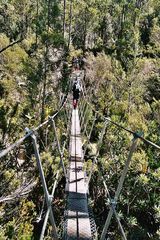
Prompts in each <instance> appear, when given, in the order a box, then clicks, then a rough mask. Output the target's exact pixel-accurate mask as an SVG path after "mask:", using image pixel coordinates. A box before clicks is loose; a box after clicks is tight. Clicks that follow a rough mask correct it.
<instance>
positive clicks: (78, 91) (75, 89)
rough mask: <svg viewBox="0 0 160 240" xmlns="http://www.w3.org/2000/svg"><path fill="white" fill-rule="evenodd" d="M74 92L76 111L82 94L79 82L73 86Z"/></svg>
mask: <svg viewBox="0 0 160 240" xmlns="http://www.w3.org/2000/svg"><path fill="white" fill-rule="evenodd" d="M72 91H73V107H74V109H76V107H77V104H78V99H79V94H80V85H79V83H78V82H77V81H76V82H75V83H74V84H73V88H72Z"/></svg>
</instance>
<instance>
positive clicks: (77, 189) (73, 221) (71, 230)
mask: <svg viewBox="0 0 160 240" xmlns="http://www.w3.org/2000/svg"><path fill="white" fill-rule="evenodd" d="M66 193H67V209H66V231H65V237H64V239H65V240H76V239H77V240H91V239H92V237H91V226H90V220H89V214H88V202H87V193H86V186H85V173H84V171H83V152H82V140H81V134H80V123H79V115H78V109H76V110H73V112H72V124H71V137H70V163H69V168H68V183H67V184H66Z"/></svg>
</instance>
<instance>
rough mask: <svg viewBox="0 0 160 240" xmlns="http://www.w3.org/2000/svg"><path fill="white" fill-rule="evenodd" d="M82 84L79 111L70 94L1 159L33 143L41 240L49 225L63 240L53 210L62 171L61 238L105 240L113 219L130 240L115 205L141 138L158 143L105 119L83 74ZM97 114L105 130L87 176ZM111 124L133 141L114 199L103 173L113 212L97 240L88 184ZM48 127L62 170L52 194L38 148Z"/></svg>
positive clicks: (53, 233) (2, 155) (151, 143)
mask: <svg viewBox="0 0 160 240" xmlns="http://www.w3.org/2000/svg"><path fill="white" fill-rule="evenodd" d="M77 74H78V76H79V75H80V72H78V73H74V74H72V76H71V83H70V86H72V79H73V78H74V76H76V75H77ZM73 75H74V76H73ZM81 84H82V86H83V91H82V96H81V99H80V101H79V105H78V107H77V109H73V108H72V97H71V93H70V94H68V96H67V97H66V98H64V99H63V101H62V103H61V106H60V108H59V110H58V111H57V112H56V113H55V114H54V115H53V116H50V117H49V118H48V119H47V120H46V121H45V122H44V123H42V124H40V125H39V126H38V127H36V128H34V129H32V130H30V129H28V128H26V129H25V132H26V134H25V135H24V136H23V137H22V138H21V139H19V140H18V141H17V142H15V143H14V144H12V145H10V146H8V147H7V148H6V149H4V150H3V151H1V153H0V158H3V157H5V156H6V155H7V154H9V153H11V152H12V151H13V150H14V149H15V148H18V147H19V146H20V145H21V144H23V143H24V142H25V141H26V140H28V141H30V142H31V143H32V146H33V149H34V156H35V158H36V163H37V168H38V170H39V175H40V179H41V184H42V187H43V192H44V196H45V203H46V209H47V210H46V212H45V216H44V219H43V226H42V229H41V234H40V240H42V239H43V238H44V237H45V232H46V228H47V224H48V222H49V223H50V225H51V226H52V233H51V235H52V239H55V240H57V239H61V238H60V237H59V234H58V230H57V226H56V222H55V216H54V211H53V207H54V208H56V206H53V200H54V195H55V190H56V187H57V185H58V179H59V175H60V171H61V169H62V170H63V174H64V177H65V180H66V186H65V193H66V206H65V213H64V226H63V237H62V238H63V239H64V240H76V239H77V240H92V239H100V240H105V239H106V236H107V231H108V228H109V226H110V223H111V219H112V217H113V216H114V217H115V219H116V221H117V224H118V227H119V230H120V233H121V235H122V239H124V240H126V239H127V238H126V234H125V231H124V228H123V226H122V224H121V220H120V217H119V215H118V213H117V208H116V206H117V202H118V199H119V196H120V193H121V191H122V188H123V184H124V180H125V177H126V174H127V171H128V169H129V166H130V163H131V159H132V155H133V153H134V152H135V151H136V147H137V144H138V140H139V139H140V140H142V141H144V142H145V143H147V144H150V145H152V146H153V147H155V148H157V149H158V150H160V147H159V146H158V145H156V144H155V143H153V142H151V141H149V140H146V139H145V138H143V136H142V135H140V134H139V133H136V132H133V131H131V130H129V129H126V128H124V127H123V126H121V125H119V124H118V123H116V122H113V121H112V120H111V119H110V118H105V117H104V116H102V115H101V114H100V113H99V112H98V111H96V110H95V109H94V108H93V107H92V105H91V103H90V102H89V99H88V98H87V97H86V96H87V94H86V92H87V90H86V89H85V83H84V81H83V74H81ZM70 88H71V87H70ZM88 108H90V109H91V110H92V111H93V113H94V118H93V121H92V124H91V127H90V130H89V132H88V131H87V125H88V122H87V121H85V119H86V114H87V109H88ZM62 111H64V113H65V115H64V119H63V120H64V121H66V126H67V128H66V133H67V135H68V137H69V148H67V147H66V146H67V139H68V138H66V140H65V141H64V142H63V144H62V145H61V142H60V140H59V136H58V131H57V126H56V119H57V118H58V116H59V114H60V113H61V112H62ZM98 115H100V116H101V117H102V119H103V128H102V131H101V133H100V137H99V141H98V144H97V148H96V152H95V154H94V158H93V161H92V165H91V168H90V173H89V174H88V175H86V172H85V167H84V156H85V153H86V147H83V140H82V136H83V135H84V134H85V136H86V138H87V143H88V144H89V143H90V138H91V135H92V131H93V129H94V125H95V121H96V118H97V116H98ZM109 124H113V125H115V126H116V127H117V128H122V129H123V130H125V131H127V132H129V133H130V134H132V135H133V139H132V141H131V146H130V150H129V153H128V157H127V158H126V162H125V165H124V168H123V171H122V174H121V177H120V179H119V182H118V186H117V190H116V191H115V195H114V198H111V195H110V192H109V189H108V186H107V184H106V181H105V178H104V176H103V174H102V173H101V171H100V175H101V178H102V181H103V184H104V189H105V192H106V196H107V198H108V201H109V204H110V210H109V212H108V216H106V222H105V225H104V228H103V231H102V233H101V235H100V237H99V238H98V236H97V232H96V226H95V222H94V220H93V219H92V220H91V216H90V212H89V208H88V196H89V183H90V180H91V178H92V174H93V171H94V166H95V164H96V163H97V162H98V156H99V152H100V148H101V146H102V143H103V138H104V135H105V132H106V128H107V127H108V125H109ZM46 126H49V127H50V129H52V132H53V134H54V138H55V141H56V147H57V149H58V153H59V157H60V162H59V167H58V169H57V172H56V175H55V179H54V181H53V187H52V191H51V192H50V191H49V188H48V186H47V183H46V178H45V174H44V169H43V165H42V161H41V155H40V152H39V145H38V140H37V138H38V137H37V133H38V131H39V130H40V129H42V128H44V127H46ZM66 148H67V149H68V153H69V154H68V164H67V166H66V164H65V163H64V151H65V149H66ZM31 187H32V186H31ZM27 190H28V189H27ZM27 190H26V193H27ZM22 195H23V194H22ZM22 195H21V194H20V192H18V195H16V194H15V195H14V197H21V196H22ZM14 197H13V199H14ZM8 199H9V200H10V199H12V195H11V196H9V197H8V198H7V197H6V196H5V197H4V198H3V196H2V197H1V198H0V202H3V201H8Z"/></svg>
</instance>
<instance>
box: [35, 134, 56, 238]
mask: <svg viewBox="0 0 160 240" xmlns="http://www.w3.org/2000/svg"><path fill="white" fill-rule="evenodd" d="M31 138H32V143H33V147H34V152H35V157H36V160H37V166H38V169H39V173H40V178H41V182H42V186H43V191H44V194H45V198H46V203H47V208H48V210H47V212H49V218H50V222H51V225H52V232H53V236H52V237H53V239H54V240H58V235H57V230H56V225H55V220H54V215H53V211H52V206H51V202H52V197H50V195H49V193H48V189H47V184H46V180H45V176H44V172H43V168H42V164H41V160H40V154H39V150H38V146H37V138H36V136H35V134H32V135H31ZM42 230H43V234H41V239H43V237H44V232H45V229H42Z"/></svg>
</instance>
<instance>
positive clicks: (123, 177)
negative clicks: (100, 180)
mask: <svg viewBox="0 0 160 240" xmlns="http://www.w3.org/2000/svg"><path fill="white" fill-rule="evenodd" d="M137 142H138V138H137V137H134V139H133V142H132V145H131V148H130V151H129V155H128V158H127V161H126V163H125V166H124V169H123V171H122V174H121V177H120V180H119V184H118V187H117V190H116V193H115V197H114V202H115V203H117V200H118V197H119V195H120V192H121V190H122V187H123V183H124V180H125V177H126V174H127V171H128V168H129V165H130V162H131V159H132V156H133V153H134V151H135V150H136V147H137ZM112 216H113V209H112V208H110V210H109V213H108V216H107V219H106V222H105V225H104V228H103V231H102V234H101V237H100V240H105V236H106V233H107V230H108V227H109V225H110V222H111V218H112Z"/></svg>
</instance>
